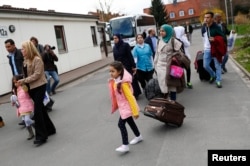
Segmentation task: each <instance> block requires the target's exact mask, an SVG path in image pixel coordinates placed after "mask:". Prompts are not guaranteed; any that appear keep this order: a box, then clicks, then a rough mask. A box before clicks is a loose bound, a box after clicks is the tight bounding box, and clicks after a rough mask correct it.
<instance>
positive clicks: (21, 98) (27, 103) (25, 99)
mask: <svg viewBox="0 0 250 166" xmlns="http://www.w3.org/2000/svg"><path fill="white" fill-rule="evenodd" d="M17 98H18V102H19V104H20V107H19V108H17V116H20V115H23V114H25V113H31V112H33V111H34V102H33V100H32V99H31V98H30V96H29V93H28V92H25V91H24V89H23V87H22V86H19V87H18V88H17Z"/></svg>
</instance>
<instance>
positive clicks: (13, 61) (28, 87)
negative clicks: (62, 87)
mask: <svg viewBox="0 0 250 166" xmlns="http://www.w3.org/2000/svg"><path fill="white" fill-rule="evenodd" d="M5 48H6V50H7V51H8V53H9V54H8V55H7V57H8V59H9V64H10V67H11V70H12V74H13V78H12V94H13V95H12V96H11V103H12V105H13V106H15V107H16V110H17V115H18V117H21V118H22V122H21V123H20V125H24V126H25V127H26V128H27V131H28V133H29V136H28V138H27V139H28V140H31V139H33V138H34V137H35V140H34V142H33V143H34V144H35V145H41V144H44V143H45V142H46V141H47V139H48V136H50V135H53V134H55V133H56V128H55V126H54V124H53V122H52V121H51V119H50V117H49V115H48V112H47V110H46V107H45V105H44V97H45V95H46V93H48V94H55V89H56V86H57V85H58V83H59V77H58V73H57V71H56V66H55V64H54V61H58V58H57V56H56V55H55V53H54V52H53V51H52V49H51V47H50V46H49V45H45V46H44V47H43V46H42V45H41V44H39V43H38V39H37V38H35V37H31V38H30V40H29V41H25V42H23V43H22V45H21V49H17V48H16V46H15V42H14V40H12V39H7V40H6V41H5ZM50 77H52V78H53V79H54V83H53V85H52V87H51V85H50V79H51V78H50ZM32 127H34V129H35V133H33V129H32Z"/></svg>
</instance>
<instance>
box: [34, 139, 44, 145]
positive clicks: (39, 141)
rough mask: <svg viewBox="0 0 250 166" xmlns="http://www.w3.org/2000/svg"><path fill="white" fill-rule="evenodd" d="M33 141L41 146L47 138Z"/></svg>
mask: <svg viewBox="0 0 250 166" xmlns="http://www.w3.org/2000/svg"><path fill="white" fill-rule="evenodd" d="M33 143H34V144H35V145H37V146H40V145H42V144H44V143H46V140H35V141H34V142H33Z"/></svg>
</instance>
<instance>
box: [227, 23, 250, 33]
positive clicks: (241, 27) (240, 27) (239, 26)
mask: <svg viewBox="0 0 250 166" xmlns="http://www.w3.org/2000/svg"><path fill="white" fill-rule="evenodd" d="M249 26H250V24H234V26H232V25H229V26H228V29H234V30H235V31H236V33H237V34H238V35H244V34H246V32H247V30H248V29H249Z"/></svg>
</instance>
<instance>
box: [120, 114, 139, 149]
mask: <svg viewBox="0 0 250 166" xmlns="http://www.w3.org/2000/svg"><path fill="white" fill-rule="evenodd" d="M126 122H128V124H129V126H130V128H131V129H132V131H133V132H134V134H135V136H136V137H138V136H140V132H139V130H138V128H137V126H136V124H135V121H134V119H133V117H132V116H131V117H128V118H127V119H122V118H121V117H120V119H119V122H118V127H119V128H120V131H121V135H122V144H123V145H128V131H127V128H126V126H125V125H126Z"/></svg>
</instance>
